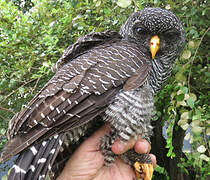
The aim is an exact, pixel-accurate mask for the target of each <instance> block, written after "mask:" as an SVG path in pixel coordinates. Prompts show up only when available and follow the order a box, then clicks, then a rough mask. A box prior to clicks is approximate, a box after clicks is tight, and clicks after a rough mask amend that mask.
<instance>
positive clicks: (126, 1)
mask: <svg viewBox="0 0 210 180" xmlns="http://www.w3.org/2000/svg"><path fill="white" fill-rule="evenodd" d="M131 3H132V1H131V0H118V1H117V5H118V6H120V7H121V8H127V7H128V6H130V5H131Z"/></svg>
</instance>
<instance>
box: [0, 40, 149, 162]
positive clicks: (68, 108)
mask: <svg viewBox="0 0 210 180" xmlns="http://www.w3.org/2000/svg"><path fill="white" fill-rule="evenodd" d="M124 47H126V49H125V48H124ZM122 53H124V56H122V55H121V54H122ZM113 54H115V55H116V56H114V57H113ZM134 54H135V56H134ZM116 57H117V58H116ZM131 57H132V58H131ZM103 58H105V59H106V60H104V59H103ZM140 58H141V59H140ZM140 58H139V48H138V47H137V46H136V44H132V43H128V42H124V41H118V42H115V43H112V44H103V45H100V46H99V47H96V48H95V49H94V48H93V49H91V50H89V51H88V52H87V53H85V54H83V55H81V56H79V57H77V58H76V59H75V60H74V61H70V62H69V63H67V64H65V65H63V66H62V67H61V68H60V69H59V70H58V71H57V72H56V74H55V76H54V77H53V78H52V79H51V80H50V81H49V82H48V84H47V85H46V86H45V87H44V88H43V90H42V91H41V92H40V93H39V94H38V95H37V96H36V97H35V98H34V99H33V100H32V101H31V102H30V103H29V105H28V108H27V109H26V110H23V111H22V112H21V113H20V114H18V115H16V116H15V117H14V118H13V120H12V123H13V124H12V125H11V127H12V129H10V133H11V134H10V137H12V139H10V141H9V142H8V144H7V146H6V148H5V149H4V152H3V153H2V156H1V157H2V160H3V161H5V160H7V159H8V158H10V157H11V156H13V155H15V154H17V153H19V152H21V151H22V150H24V149H25V148H27V147H28V146H30V145H31V144H33V143H35V142H40V141H42V140H43V139H46V138H48V137H50V136H53V135H54V134H55V133H56V134H57V133H60V132H65V131H67V130H70V129H72V128H75V127H78V126H80V125H82V124H84V123H87V122H88V121H90V120H92V119H93V118H95V117H96V116H98V115H99V114H101V113H103V112H104V111H105V109H106V107H107V106H108V105H109V104H110V103H111V101H112V100H113V99H114V98H113V97H114V96H115V95H116V93H118V92H119V91H120V90H121V89H122V87H123V85H124V84H125V83H126V81H127V80H128V79H129V78H130V79H131V80H129V81H128V85H129V87H130V84H135V86H132V88H137V84H138V83H139V81H140V82H141V83H140V85H141V84H142V82H145V79H146V78H147V75H144V73H146V74H148V69H149V68H148V67H147V65H145V64H148V62H147V61H148V57H145V56H142V55H141V56H140ZM83 64H84V65H85V66H84V67H85V68H84V67H83V68H81V65H83ZM142 71H143V74H141V72H142ZM72 73H73V74H74V76H73V75H72ZM138 73H140V74H141V78H140V77H139V76H138ZM66 77H70V78H66ZM56 83H58V86H56ZM125 87H126V86H125ZM47 92H48V93H49V94H50V95H49V94H47ZM53 94H54V95H53ZM37 103H38V105H37ZM11 127H10V128H11Z"/></svg>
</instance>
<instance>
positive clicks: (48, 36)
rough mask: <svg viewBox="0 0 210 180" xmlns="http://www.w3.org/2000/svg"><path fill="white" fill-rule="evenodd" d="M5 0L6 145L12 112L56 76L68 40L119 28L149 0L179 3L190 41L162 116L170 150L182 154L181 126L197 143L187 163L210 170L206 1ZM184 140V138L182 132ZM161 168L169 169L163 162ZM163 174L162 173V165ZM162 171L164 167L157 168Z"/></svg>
mask: <svg viewBox="0 0 210 180" xmlns="http://www.w3.org/2000/svg"><path fill="white" fill-rule="evenodd" d="M24 2H27V1H22V0H19V1H15V0H12V1H6V0H1V1H0V9H1V10H0V51H1V53H0V76H1V80H0V120H1V121H0V139H1V142H0V148H2V146H3V144H4V143H5V142H6V138H5V135H6V129H7V124H8V121H9V119H11V117H12V116H13V115H14V113H16V112H18V111H20V110H21V109H22V108H23V107H24V104H27V102H28V101H29V100H30V99H31V98H32V97H33V96H35V94H36V93H37V92H38V91H39V90H40V89H41V87H43V85H44V84H45V83H46V82H47V81H48V80H49V79H50V77H52V75H53V73H52V72H51V70H50V68H51V66H52V65H53V64H54V63H55V62H56V60H57V59H58V58H59V57H60V56H61V54H62V52H63V51H64V49H65V48H66V47H68V45H70V44H71V43H73V42H74V41H75V40H76V39H77V38H78V37H80V36H81V35H83V34H87V33H90V32H93V31H103V30H106V29H112V30H116V31H117V30H119V28H120V25H121V24H122V23H123V22H124V21H125V20H126V18H127V17H128V16H129V14H130V13H131V12H133V11H135V10H138V9H142V8H143V7H146V6H155V7H162V8H166V9H170V10H172V11H173V12H174V13H175V14H177V16H179V18H180V19H181V21H182V22H183V24H184V26H185V31H186V38H187V39H186V47H185V49H184V51H183V53H182V55H181V56H180V57H179V58H178V60H177V61H176V64H175V67H174V70H173V75H172V76H171V78H170V79H169V80H168V82H167V85H166V86H165V87H164V88H163V89H162V90H161V91H160V92H159V94H158V95H157V96H156V101H155V102H156V111H155V115H154V121H161V122H162V124H163V125H164V124H165V125H166V127H167V135H168V137H167V140H166V142H167V145H166V148H168V154H167V155H168V156H169V157H171V158H174V157H175V156H176V153H175V152H174V144H173V139H174V137H175V135H176V136H178V134H176V131H177V129H178V128H180V127H181V128H182V129H183V131H186V130H189V129H191V131H186V133H185V137H184V139H185V140H187V141H189V143H190V145H191V149H190V150H188V151H184V153H185V155H186V157H183V158H182V159H181V161H180V163H179V167H181V169H183V170H184V171H185V173H188V167H190V166H193V168H194V170H195V172H196V176H198V179H202V178H204V177H206V176H207V175H208V173H209V169H208V167H210V166H209V162H210V161H209V145H210V143H209V141H208V140H209V136H210V127H209V124H210V120H209V119H210V117H209V116H210V112H209V111H210V107H209V106H210V105H209V90H208V85H209V84H210V73H209V68H210V66H209V54H208V48H207V47H208V45H209V44H208V39H209V27H208V22H209V14H207V13H208V12H209V11H208V10H209V8H208V6H207V2H206V1H201V0H198V1H190V0H184V1H178V0H174V1H172V0H164V1H157V0H133V1H125V0H113V1H111V0H108V1H102V0H86V1H82V0H63V1H60V0H59V1H53V0H42V1H38V0H31V1H30V3H29V2H28V3H24ZM181 140H182V139H181ZM157 172H159V174H164V175H165V176H166V174H167V173H166V172H165V170H164V169H163V168H161V167H158V168H157ZM157 174H158V173H157ZM156 176H158V175H156Z"/></svg>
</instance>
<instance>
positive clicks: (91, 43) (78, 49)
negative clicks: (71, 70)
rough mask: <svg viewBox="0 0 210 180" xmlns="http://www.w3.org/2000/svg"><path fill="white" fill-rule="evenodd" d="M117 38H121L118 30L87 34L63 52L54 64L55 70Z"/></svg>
mask: <svg viewBox="0 0 210 180" xmlns="http://www.w3.org/2000/svg"><path fill="white" fill-rule="evenodd" d="M115 39H121V36H120V35H119V33H118V32H115V31H109V30H107V31H104V32H93V33H90V34H87V35H85V36H82V37H80V38H79V39H78V40H77V41H76V42H75V43H74V44H72V45H70V46H69V47H68V48H67V49H66V50H65V51H64V53H63V55H62V56H61V58H60V59H59V60H58V61H57V62H56V64H55V65H54V66H53V68H52V70H53V72H56V71H57V70H58V69H59V68H61V67H62V66H63V65H64V64H66V63H67V62H69V61H71V60H73V59H74V58H76V57H78V56H79V55H81V54H84V53H85V52H86V51H88V50H89V49H91V48H94V47H96V46H99V45H100V44H104V43H105V42H107V41H110V40H112V41H114V40H115Z"/></svg>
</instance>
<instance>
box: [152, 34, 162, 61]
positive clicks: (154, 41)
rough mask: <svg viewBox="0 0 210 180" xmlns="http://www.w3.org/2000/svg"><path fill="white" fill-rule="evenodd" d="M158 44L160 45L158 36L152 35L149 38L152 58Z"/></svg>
mask: <svg viewBox="0 0 210 180" xmlns="http://www.w3.org/2000/svg"><path fill="white" fill-rule="evenodd" d="M159 45H160V38H159V37H158V36H157V35H155V36H152V38H151V39H150V52H151V54H152V59H154V58H155V55H156V53H157V51H158V49H159Z"/></svg>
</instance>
